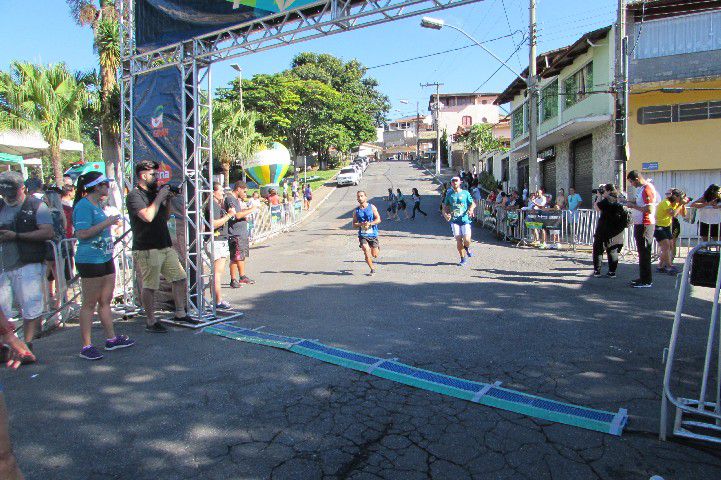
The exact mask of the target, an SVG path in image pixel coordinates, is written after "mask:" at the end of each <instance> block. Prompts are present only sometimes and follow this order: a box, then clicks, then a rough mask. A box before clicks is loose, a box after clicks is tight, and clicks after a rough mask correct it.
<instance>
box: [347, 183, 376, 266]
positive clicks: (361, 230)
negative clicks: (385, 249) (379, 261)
mask: <svg viewBox="0 0 721 480" xmlns="http://www.w3.org/2000/svg"><path fill="white" fill-rule="evenodd" d="M356 198H358V207H356V209H355V211H354V212H353V226H354V227H355V228H357V229H358V241H359V243H360V248H361V250H363V254H364V255H365V258H366V263H367V264H368V267H369V268H370V269H371V271H370V274H369V275H373V274H374V273H376V269H375V266H374V265H373V259H374V258H378V254H379V253H380V251H381V249H380V245H379V244H378V224H379V223H381V216H380V215H379V214H378V210H377V209H376V207H375V205H371V204H370V203H368V197H367V196H366V192H364V191H363V190H360V191H359V192H358V193H357V195H356Z"/></svg>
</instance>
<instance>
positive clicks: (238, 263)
mask: <svg viewBox="0 0 721 480" xmlns="http://www.w3.org/2000/svg"><path fill="white" fill-rule="evenodd" d="M295 183H296V182H294V184H295ZM296 186H297V185H296ZM247 200H248V186H247V185H246V183H245V182H243V181H237V182H235V185H233V191H232V192H230V195H228V196H227V197H225V209H226V210H230V209H231V208H233V209H235V217H234V218H232V219H231V220H230V222H229V223H228V249H229V250H230V286H231V288H240V286H241V285H242V284H252V283H255V282H254V281H253V280H251V279H250V278H248V277H247V276H246V275H245V260H246V258H248V255H249V253H250V241H249V236H250V235H249V233H248V216H249V215H251V214H252V213H253V212H255V211H257V210H258V207H257V206H254V205H248V203H246V202H247Z"/></svg>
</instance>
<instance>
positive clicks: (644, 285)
mask: <svg viewBox="0 0 721 480" xmlns="http://www.w3.org/2000/svg"><path fill="white" fill-rule="evenodd" d="M631 287H633V288H651V287H653V283H648V282H642V281H641V280H634V281H633V282H631Z"/></svg>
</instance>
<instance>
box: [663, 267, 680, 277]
mask: <svg viewBox="0 0 721 480" xmlns="http://www.w3.org/2000/svg"><path fill="white" fill-rule="evenodd" d="M666 273H668V274H669V275H671V276H676V275H678V274H679V273H680V270H679V269H678V268H676V267H668V268H667V269H666Z"/></svg>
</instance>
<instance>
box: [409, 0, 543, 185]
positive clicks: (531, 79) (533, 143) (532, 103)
mask: <svg viewBox="0 0 721 480" xmlns="http://www.w3.org/2000/svg"><path fill="white" fill-rule="evenodd" d="M529 10H530V46H531V48H530V52H529V65H528V78H523V77H522V76H520V75H519V74H518V73H517V72H516V71H515V70H513V68H511V67H510V66H509V65H508V64H507V63H506V62H504V61H503V60H502V59H500V58H498V56H497V55H496V54H494V53H493V52H491V51H490V50H488V49H487V48H486V47H485V46H484V45H482V44H481V42H479V41H478V40H476V39H475V38H473V37H472V36H471V35H469V34H468V33H466V32H465V31H464V30H463V29H461V28H458V27H456V26H455V25H450V24H448V23H446V22H445V21H444V20H441V19H439V18H432V17H423V18H422V19H421V27H423V28H430V29H431V30H440V29H442V28H443V27H448V28H452V29H453V30H456V31H458V32H460V33H461V34H463V35H464V36H465V37H466V38H468V39H469V40H471V41H472V42H473V43H475V44H476V45H478V46H479V47H481V48H482V49H483V50H484V51H485V52H486V53H488V54H489V55H490V56H492V57H493V58H495V59H496V60H497V61H498V62H500V63H501V65H503V66H504V67H506V68H507V69H508V70H509V71H511V72H513V75H514V76H516V77H518V78H520V79H521V81H523V83H525V84H526V87H527V89H528V97H529V98H528V103H529V109H528V110H529V119H528V149H529V152H528V153H529V155H528V158H529V159H531V158H532V159H535V161H533V162H529V165H534V166H535V165H536V163H537V162H538V158H537V157H538V125H537V124H536V117H537V115H536V112H537V110H538V103H537V92H536V89H537V83H536V0H530V9H529ZM531 168H535V167H531ZM534 178H535V177H534ZM529 183H534V182H529ZM529 186H532V187H533V188H534V189H535V185H529Z"/></svg>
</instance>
